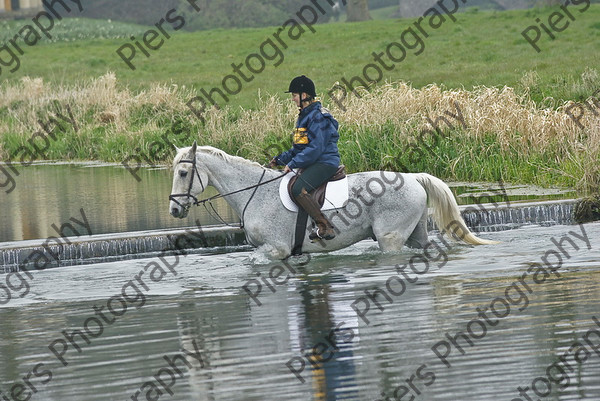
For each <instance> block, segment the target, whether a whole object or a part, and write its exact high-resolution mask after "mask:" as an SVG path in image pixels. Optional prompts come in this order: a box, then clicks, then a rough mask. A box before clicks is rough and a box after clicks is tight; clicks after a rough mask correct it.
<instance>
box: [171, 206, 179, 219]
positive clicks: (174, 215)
mask: <svg viewBox="0 0 600 401" xmlns="http://www.w3.org/2000/svg"><path fill="white" fill-rule="evenodd" d="M171 215H172V216H173V217H178V216H179V209H178V208H176V207H174V208H173V209H171Z"/></svg>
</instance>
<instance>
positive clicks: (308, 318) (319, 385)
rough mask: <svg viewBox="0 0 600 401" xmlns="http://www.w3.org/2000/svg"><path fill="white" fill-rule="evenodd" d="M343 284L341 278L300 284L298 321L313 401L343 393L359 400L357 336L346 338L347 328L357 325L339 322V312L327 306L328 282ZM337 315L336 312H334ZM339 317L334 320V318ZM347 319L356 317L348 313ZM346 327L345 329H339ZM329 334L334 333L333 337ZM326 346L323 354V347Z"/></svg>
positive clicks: (315, 280)
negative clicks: (356, 360) (300, 316)
mask: <svg viewBox="0 0 600 401" xmlns="http://www.w3.org/2000/svg"><path fill="white" fill-rule="evenodd" d="M342 280H343V281H345V280H344V279H343V278H341V277H340V276H321V277H311V276H308V277H306V279H303V280H302V281H301V284H300V291H299V293H300V295H301V297H302V304H303V306H304V319H303V320H302V319H301V318H300V319H298V320H299V323H298V324H299V326H301V327H299V329H300V330H299V331H300V343H301V349H302V350H303V351H302V352H303V353H304V356H305V358H306V359H307V360H308V362H309V363H307V364H306V368H305V369H306V370H309V369H310V372H311V375H312V382H313V392H314V393H313V396H314V399H315V400H319V401H324V400H327V401H329V400H336V399H337V397H338V396H339V395H340V393H342V392H343V394H344V399H358V397H359V396H358V389H357V388H356V383H355V382H354V380H355V377H356V375H355V366H354V352H353V344H352V343H351V340H354V342H356V341H357V339H358V333H357V332H353V334H352V335H351V337H349V332H352V330H351V329H348V328H347V327H349V326H354V327H356V322H355V321H352V322H347V323H348V324H345V325H344V322H342V321H340V318H339V315H340V313H339V312H338V311H335V310H334V308H333V305H331V304H330V301H331V299H330V291H331V288H330V285H331V283H335V282H336V281H337V282H340V281H342ZM336 312H337V313H336ZM335 315H338V318H337V319H336V316H335ZM347 315H348V316H355V315H354V314H353V313H352V311H351V310H350V311H349V313H348V314H347ZM342 326H345V327H346V329H342V330H340V327H342ZM332 333H335V334H334V335H332ZM324 347H327V349H326V350H325V351H324V350H323V348H324Z"/></svg>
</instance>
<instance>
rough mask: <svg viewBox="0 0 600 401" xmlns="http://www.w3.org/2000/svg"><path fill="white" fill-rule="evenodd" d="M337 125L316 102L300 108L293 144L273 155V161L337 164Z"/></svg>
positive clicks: (304, 165)
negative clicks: (275, 155)
mask: <svg viewBox="0 0 600 401" xmlns="http://www.w3.org/2000/svg"><path fill="white" fill-rule="evenodd" d="M338 126H339V125H338V122H337V121H336V120H335V118H333V116H332V115H331V114H330V113H329V111H327V109H324V108H322V106H321V103H320V102H315V103H313V104H311V105H310V106H308V107H306V108H304V109H302V111H301V112H300V114H299V115H298V121H297V122H296V129H295V130H294V141H293V142H294V145H293V147H292V148H291V149H290V150H288V151H287V152H283V153H282V154H280V155H279V156H277V157H276V158H275V159H276V161H277V164H279V165H281V166H284V165H286V164H287V165H288V166H289V167H290V168H307V167H308V166H311V165H313V164H315V163H323V164H330V165H332V166H335V167H337V166H339V165H340V154H339V151H338V147H337V142H338V139H339V138H340V135H339V134H338Z"/></svg>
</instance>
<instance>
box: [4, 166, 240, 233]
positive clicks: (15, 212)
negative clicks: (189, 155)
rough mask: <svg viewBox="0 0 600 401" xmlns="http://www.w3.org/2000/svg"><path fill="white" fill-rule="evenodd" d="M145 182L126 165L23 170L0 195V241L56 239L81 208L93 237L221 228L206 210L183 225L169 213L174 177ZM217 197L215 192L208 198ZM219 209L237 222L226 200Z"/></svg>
mask: <svg viewBox="0 0 600 401" xmlns="http://www.w3.org/2000/svg"><path fill="white" fill-rule="evenodd" d="M138 175H139V176H140V178H141V181H140V182H138V181H136V180H135V178H134V177H133V176H132V175H131V174H130V173H129V172H128V171H127V170H125V169H124V168H122V166H120V165H113V166H106V165H97V164H89V163H88V164H62V165H50V166H49V165H33V166H31V167H28V168H22V169H20V176H19V177H17V182H16V184H17V185H16V188H15V189H14V191H13V192H11V193H9V194H7V193H6V192H5V191H0V204H1V205H2V207H1V208H0V222H1V224H0V242H4V241H18V240H26V239H36V238H47V237H48V236H51V235H53V236H56V235H57V232H56V230H54V229H53V228H52V225H53V224H55V225H56V226H60V225H61V224H63V223H64V222H67V221H68V220H69V219H70V218H71V217H73V216H80V215H81V213H80V209H83V210H84V212H85V214H86V216H87V217H88V220H89V222H90V225H91V228H92V232H93V233H94V234H104V233H115V232H126V231H142V230H152V229H162V228H174V227H189V226H193V225H194V222H195V221H196V219H199V221H200V223H201V224H202V225H209V224H220V221H219V220H218V219H217V218H215V217H211V216H210V215H209V214H208V213H207V212H206V211H205V210H204V208H200V207H197V208H192V210H191V212H190V215H189V216H188V217H187V218H186V219H183V220H179V219H175V218H173V217H171V216H170V215H169V213H168V208H169V203H168V197H169V194H170V193H171V184H172V173H171V171H170V170H168V169H166V168H165V169H141V170H140V171H139V172H138ZM215 193H216V192H215V190H214V189H213V188H212V187H211V188H209V189H208V190H207V192H206V196H207V197H208V196H211V195H214V194H215ZM214 206H215V209H216V210H217V212H218V213H219V214H220V215H221V216H222V217H223V219H224V220H225V221H227V222H237V221H238V218H237V216H236V215H235V213H234V212H233V211H232V210H231V208H229V206H228V205H227V204H226V203H225V201H224V200H223V199H218V200H216V201H215V202H214Z"/></svg>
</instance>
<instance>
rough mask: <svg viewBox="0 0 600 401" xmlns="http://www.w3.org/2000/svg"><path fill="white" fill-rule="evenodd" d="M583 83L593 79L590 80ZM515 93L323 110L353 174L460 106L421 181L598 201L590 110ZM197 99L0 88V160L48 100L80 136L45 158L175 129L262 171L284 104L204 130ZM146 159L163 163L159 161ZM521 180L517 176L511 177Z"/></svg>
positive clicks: (598, 128)
mask: <svg viewBox="0 0 600 401" xmlns="http://www.w3.org/2000/svg"><path fill="white" fill-rule="evenodd" d="M586 74H588V75H593V74H596V76H597V72H595V71H594V70H588V71H586ZM588 78H589V77H588ZM522 84H523V88H520V89H519V90H515V89H513V88H509V87H504V88H489V87H478V88H475V89H474V90H472V91H467V90H456V89H454V90H449V89H445V88H443V87H440V86H437V85H429V86H427V87H424V88H421V89H416V88H413V87H411V86H410V85H409V84H406V83H403V82H396V83H388V84H385V85H381V86H379V87H376V88H374V89H372V90H371V91H366V90H362V91H361V92H359V93H357V94H349V96H348V97H347V98H346V99H345V100H344V103H343V108H340V107H338V105H336V103H333V102H327V101H325V106H326V107H329V108H330V109H331V110H332V112H333V114H334V116H335V117H336V119H337V120H338V121H339V122H340V126H341V129H340V134H341V138H340V143H339V146H340V151H341V153H342V157H343V158H344V160H343V161H344V163H345V164H346V165H347V166H348V167H349V169H350V170H353V171H356V170H363V169H377V168H380V167H381V166H382V165H384V164H386V162H387V161H389V160H390V159H398V158H402V157H404V153H406V151H407V149H408V147H409V145H410V144H416V145H415V146H419V145H420V143H419V141H420V139H419V137H420V133H421V131H423V130H426V129H431V125H430V124H429V122H428V120H427V117H429V118H430V119H432V120H436V119H437V118H438V117H440V116H442V115H444V112H446V111H448V112H451V113H453V114H456V105H458V107H459V108H460V111H461V113H462V115H463V118H464V122H465V124H466V126H462V124H459V123H458V122H457V121H456V120H455V119H453V118H450V117H447V118H448V119H449V120H450V121H451V122H453V123H454V125H455V127H454V129H450V128H446V127H445V124H443V123H442V124H441V127H442V132H443V135H440V136H439V138H437V139H436V140H435V141H433V142H432V143H428V146H430V147H435V148H436V149H437V151H438V152H439V155H438V156H437V157H435V158H434V157H432V158H431V160H424V161H423V164H422V165H419V166H421V167H422V168H423V169H425V171H428V170H429V169H431V171H429V172H432V173H437V174H439V175H442V176H443V178H473V179H486V177H487V179H490V180H492V179H497V178H499V177H491V175H494V174H498V173H499V174H501V175H502V174H505V175H504V176H503V177H502V178H503V179H505V180H515V181H531V180H535V181H537V183H542V184H552V183H555V184H559V183H562V184H567V185H571V186H576V187H577V188H578V189H580V190H583V191H589V190H592V191H597V190H598V188H600V109H599V110H598V112H597V113H594V112H593V109H592V110H587V109H586V110H587V112H586V113H585V114H584V116H583V117H582V118H581V120H580V123H581V124H582V125H583V126H584V128H583V129H582V128H580V127H579V126H578V125H577V124H575V122H574V121H573V120H572V119H571V118H569V116H568V115H567V113H566V112H565V110H566V109H567V108H568V107H570V106H571V104H572V102H556V101H553V99H546V100H545V101H544V104H545V105H546V106H541V105H538V104H536V103H535V102H533V101H532V100H531V98H530V96H529V90H530V88H531V87H533V86H534V85H535V84H536V78H535V74H529V75H526V76H524V79H523V82H522ZM598 89H600V88H598ZM592 93H593V91H592V90H590V93H589V96H591V95H592ZM195 95H196V94H195V93H194V91H192V90H190V89H188V88H185V87H178V86H176V85H155V86H153V87H151V89H149V90H147V91H143V92H139V93H133V92H132V91H131V90H129V89H128V88H127V87H126V86H121V85H119V83H118V82H117V80H116V78H115V75H114V74H112V73H108V74H106V75H104V76H101V77H99V78H97V79H95V80H93V81H91V82H88V83H86V84H82V85H80V86H76V87H64V86H51V85H47V84H45V83H44V82H43V81H42V80H41V79H39V78H34V79H31V78H24V79H22V80H21V82H19V83H16V84H7V83H5V84H3V85H2V86H0V155H1V157H2V158H3V159H7V158H10V157H11V155H12V154H13V153H14V151H15V149H16V148H18V146H22V145H25V144H26V140H27V139H28V138H29V137H30V136H31V135H32V133H33V132H35V131H36V130H38V129H39V127H38V120H39V119H43V118H44V116H46V117H47V116H52V115H53V113H55V107H56V106H55V105H56V103H57V102H58V104H60V105H66V104H69V105H70V108H71V110H72V111H73V114H74V116H75V118H76V120H77V122H78V125H79V132H77V133H71V134H70V136H68V137H66V138H65V139H64V141H67V142H69V141H72V142H73V143H72V144H71V145H72V146H63V147H58V146H57V147H56V149H54V148H53V150H52V151H50V156H51V157H52V158H84V159H85V158H97V159H104V160H109V161H110V160H122V158H123V157H126V156H127V155H128V154H131V153H133V152H134V151H133V149H134V148H137V147H140V148H141V149H145V148H147V145H148V143H149V142H151V141H152V140H155V139H156V138H157V137H158V136H159V135H160V134H162V133H173V132H175V131H177V132H180V133H181V132H182V131H183V134H182V135H180V136H177V138H176V140H177V141H180V143H176V144H177V145H179V146H183V145H187V144H189V143H190V142H191V141H192V140H193V139H197V140H198V141H199V143H201V144H206V145H212V146H217V147H220V148H222V149H223V150H225V151H227V152H229V153H232V154H237V155H240V156H244V157H247V158H250V159H253V160H257V161H261V162H264V161H266V154H265V149H266V148H267V147H268V146H269V145H273V144H280V147H285V146H289V137H290V132H291V129H292V128H293V124H294V120H295V117H296V114H297V110H296V109H295V106H294V105H293V104H292V102H291V101H289V100H288V99H282V98H281V97H280V96H272V95H264V94H260V93H259V94H258V96H257V103H256V106H255V108H253V109H252V110H248V109H241V108H233V107H226V108H223V109H218V108H212V109H210V110H208V111H207V112H206V114H205V119H206V121H205V122H204V123H202V122H201V121H200V120H199V119H198V118H196V117H195V116H194V115H193V114H192V113H191V112H190V111H189V109H188V107H187V106H186V102H187V101H188V100H189V99H191V98H192V97H193V96H195ZM588 100H592V99H588ZM548 104H551V105H552V106H551V107H550V106H547V105H548ZM174 127H176V129H175V128H174ZM181 142H185V143H181ZM413 147H414V146H413ZM423 154H425V153H423ZM481 155H488V156H490V157H488V159H490V160H491V159H493V160H494V161H493V163H497V165H496V166H490V165H487V166H486V165H485V163H492V161H489V162H486V160H485V158H483V159H482V158H481ZM149 156H150V157H156V158H160V159H162V160H161V161H166V160H164V159H165V158H166V157H165V155H164V154H163V155H149ZM423 157H425V158H426V156H423ZM404 161H405V162H410V160H408V159H404ZM419 162H421V161H419ZM503 163H505V164H506V166H508V165H509V164H510V165H511V167H510V169H509V168H508V167H507V168H506V169H505V170H506V171H504V172H503ZM480 164H481V165H480ZM466 170H470V171H471V170H473V171H471V173H472V174H471V175H468V174H465V171H466ZM479 170H481V173H480V174H479V175H478V173H477V171H479ZM525 170H528V172H527V174H525V173H523V174H521V175H519V174H520V173H519V171H525ZM493 171H495V172H494V173H492V172H493ZM486 174H487V175H486ZM540 177H546V178H547V179H542V178H540Z"/></svg>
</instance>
